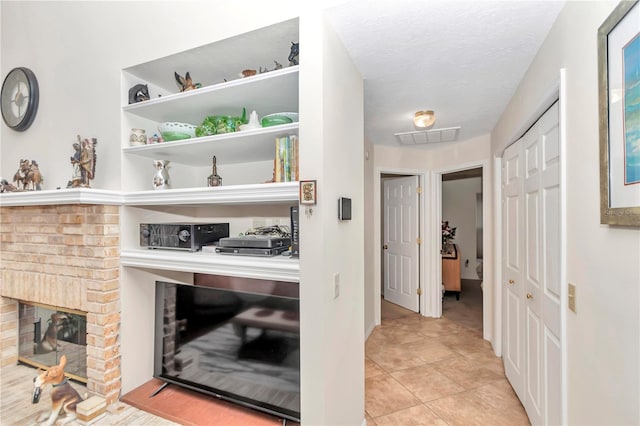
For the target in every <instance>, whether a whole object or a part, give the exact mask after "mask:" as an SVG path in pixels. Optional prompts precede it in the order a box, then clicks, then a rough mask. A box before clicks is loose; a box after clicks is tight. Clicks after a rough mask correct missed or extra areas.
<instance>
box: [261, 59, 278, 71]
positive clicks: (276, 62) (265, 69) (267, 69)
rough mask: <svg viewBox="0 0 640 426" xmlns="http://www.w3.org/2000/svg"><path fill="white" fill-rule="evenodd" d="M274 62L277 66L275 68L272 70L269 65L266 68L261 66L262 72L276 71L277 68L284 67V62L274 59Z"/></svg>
mask: <svg viewBox="0 0 640 426" xmlns="http://www.w3.org/2000/svg"><path fill="white" fill-rule="evenodd" d="M273 62H274V63H275V64H276V67H275V68H274V69H272V70H270V69H269V68H267V67H264V69H263V68H262V67H259V68H260V69H259V72H260V74H264V73H265V72H269V71H275V70H279V69H282V64H281V63H280V62H278V61H273Z"/></svg>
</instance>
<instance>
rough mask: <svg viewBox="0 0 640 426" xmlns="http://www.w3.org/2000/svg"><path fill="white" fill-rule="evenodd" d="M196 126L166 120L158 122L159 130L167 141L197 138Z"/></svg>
mask: <svg viewBox="0 0 640 426" xmlns="http://www.w3.org/2000/svg"><path fill="white" fill-rule="evenodd" d="M196 127H197V126H195V125H193V124H189V123H175V122H165V123H160V124H158V131H159V132H160V134H161V135H162V138H163V139H164V140H165V141H177V140H181V139H189V138H195V137H196Z"/></svg>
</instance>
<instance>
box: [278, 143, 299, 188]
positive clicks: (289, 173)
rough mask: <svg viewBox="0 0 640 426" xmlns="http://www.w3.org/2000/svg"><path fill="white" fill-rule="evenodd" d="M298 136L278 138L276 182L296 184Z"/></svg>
mask: <svg viewBox="0 0 640 426" xmlns="http://www.w3.org/2000/svg"><path fill="white" fill-rule="evenodd" d="M298 158H299V155H298V135H287V136H283V137H280V138H276V158H275V167H274V170H273V173H274V179H273V181H274V182H296V181H298V180H299V172H298Z"/></svg>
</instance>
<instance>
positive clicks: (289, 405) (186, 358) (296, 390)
mask: <svg viewBox="0 0 640 426" xmlns="http://www.w3.org/2000/svg"><path fill="white" fill-rule="evenodd" d="M214 281H215V280H214ZM245 281H246V280H245ZM251 281H253V283H251V286H253V287H255V288H256V291H247V288H246V287H247V286H246V285H244V286H240V287H241V289H242V291H237V290H234V289H233V288H211V287H201V286H191V285H182V284H173V283H165V282H158V283H157V287H156V288H157V291H156V302H157V303H156V308H157V310H156V354H155V369H154V372H155V376H156V377H158V378H161V379H164V380H167V381H169V382H171V383H175V384H181V385H184V386H187V387H190V388H193V389H196V390H200V391H203V392H206V393H210V394H213V395H216V396H219V397H224V398H225V399H230V400H232V401H235V402H239V403H242V404H244V405H249V406H252V407H254V408H258V409H261V410H263V411H267V412H271V413H275V414H279V415H283V416H284V417H288V418H291V419H294V420H299V418H300V325H299V301H298V298H297V297H285V296H276V295H273V294H271V293H278V292H277V291H270V290H271V286H272V285H273V282H270V281H264V282H263V283H261V280H251ZM245 284H246V283H245ZM261 284H264V285H262V286H261ZM280 284H287V285H290V286H296V293H297V285H298V284H297V283H280ZM226 286H227V287H233V285H231V286H229V284H228V283H226ZM251 286H250V287H251Z"/></svg>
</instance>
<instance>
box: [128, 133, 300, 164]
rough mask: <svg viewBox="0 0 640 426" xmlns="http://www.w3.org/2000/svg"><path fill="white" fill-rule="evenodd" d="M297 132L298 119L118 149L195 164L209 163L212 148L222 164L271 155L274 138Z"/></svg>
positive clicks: (270, 156)
mask: <svg viewBox="0 0 640 426" xmlns="http://www.w3.org/2000/svg"><path fill="white" fill-rule="evenodd" d="M297 133H298V123H291V124H282V125H280V126H272V127H263V128H261V129H255V130H244V131H242V132H235V133H226V134H222V135H214V136H205V137H200V138H192V139H183V140H179V141H173V142H165V143H161V144H152V145H141V146H131V147H126V148H123V150H122V151H123V152H124V153H125V154H126V155H138V156H141V157H145V158H149V159H154V160H155V159H158V160H171V161H174V162H177V163H183V164H192V165H195V166H207V167H208V166H210V165H211V157H210V154H211V153H212V152H215V154H216V156H218V157H219V158H221V159H224V164H237V163H252V162H255V161H266V160H269V159H273V155H274V152H275V151H274V140H275V138H276V137H278V136H282V135H288V134H297Z"/></svg>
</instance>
